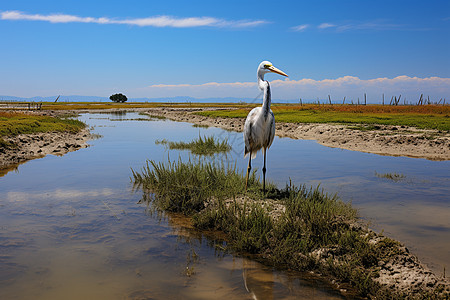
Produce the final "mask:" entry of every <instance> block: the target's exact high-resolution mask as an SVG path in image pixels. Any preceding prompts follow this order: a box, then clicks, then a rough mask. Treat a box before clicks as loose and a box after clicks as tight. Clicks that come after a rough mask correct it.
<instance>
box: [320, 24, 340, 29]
mask: <svg viewBox="0 0 450 300" xmlns="http://www.w3.org/2000/svg"><path fill="white" fill-rule="evenodd" d="M336 26H337V25H335V24H331V23H322V24H320V25H319V26H317V28H319V29H326V28H330V27H336Z"/></svg>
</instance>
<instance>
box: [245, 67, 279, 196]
mask: <svg viewBox="0 0 450 300" xmlns="http://www.w3.org/2000/svg"><path fill="white" fill-rule="evenodd" d="M269 72H274V73H277V74H280V75H283V76H287V75H286V73H284V72H283V71H281V70H278V69H277V68H275V67H274V66H273V65H272V63H270V62H268V61H263V62H262V63H261V64H260V65H259V67H258V70H257V78H258V86H259V88H260V89H261V90H262V91H263V95H264V96H263V104H262V106H261V107H255V108H254V109H252V110H251V111H250V113H249V114H248V115H247V119H246V120H245V124H244V142H245V149H244V157H246V156H247V155H248V154H250V157H249V160H248V168H247V177H246V182H245V188H247V184H248V176H249V173H250V170H251V168H252V165H251V161H252V158H255V156H256V153H257V152H258V151H259V150H261V149H262V151H263V155H264V167H263V170H262V171H263V192H265V189H266V151H267V149H269V147H270V146H271V145H272V142H273V138H274V136H275V117H274V115H273V112H272V110H271V109H270V104H271V93H270V85H269V82H268V81H266V80H264V75H265V74H266V73H269Z"/></svg>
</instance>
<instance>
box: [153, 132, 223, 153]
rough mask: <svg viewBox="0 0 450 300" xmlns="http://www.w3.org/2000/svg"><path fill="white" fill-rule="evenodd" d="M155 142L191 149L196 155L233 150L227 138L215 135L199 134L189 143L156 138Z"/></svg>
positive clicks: (180, 148)
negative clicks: (219, 137)
mask: <svg viewBox="0 0 450 300" xmlns="http://www.w3.org/2000/svg"><path fill="white" fill-rule="evenodd" d="M155 144H162V145H167V146H168V147H169V149H177V150H189V151H191V152H192V153H193V154H195V155H213V154H215V153H226V152H229V151H230V150H231V145H230V144H228V141H227V140H222V141H220V140H219V139H216V138H215V137H214V136H203V137H202V136H199V137H198V139H195V140H193V141H191V142H189V143H186V142H171V141H167V140H165V139H163V140H156V141H155Z"/></svg>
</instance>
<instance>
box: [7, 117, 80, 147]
mask: <svg viewBox="0 0 450 300" xmlns="http://www.w3.org/2000/svg"><path fill="white" fill-rule="evenodd" d="M84 127H85V124H84V123H83V122H81V121H78V120H73V119H62V118H55V117H50V116H37V115H29V114H23V113H7V112H0V147H9V146H11V145H8V143H6V142H5V141H4V140H3V139H1V137H5V136H17V135H19V134H32V133H41V132H52V131H57V132H73V133H76V132H79V131H80V130H81V129H83V128H84Z"/></svg>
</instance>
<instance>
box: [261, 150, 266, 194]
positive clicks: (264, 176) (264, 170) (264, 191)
mask: <svg viewBox="0 0 450 300" xmlns="http://www.w3.org/2000/svg"><path fill="white" fill-rule="evenodd" d="M263 152H264V167H263V170H262V171H263V194H265V193H266V149H264V150H263Z"/></svg>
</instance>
